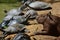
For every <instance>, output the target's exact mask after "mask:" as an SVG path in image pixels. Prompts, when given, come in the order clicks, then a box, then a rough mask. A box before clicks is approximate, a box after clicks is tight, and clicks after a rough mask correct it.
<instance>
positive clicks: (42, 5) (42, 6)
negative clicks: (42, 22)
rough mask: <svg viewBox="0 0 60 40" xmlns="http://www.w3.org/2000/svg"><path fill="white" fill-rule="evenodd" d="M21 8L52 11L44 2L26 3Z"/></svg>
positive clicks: (49, 5)
mask: <svg viewBox="0 0 60 40" xmlns="http://www.w3.org/2000/svg"><path fill="white" fill-rule="evenodd" d="M22 7H25V8H27V7H29V8H31V9H35V10H44V9H52V7H51V4H48V3H46V2H40V1H26V2H25V3H24V4H23V6H22ZM22 7H21V8H22Z"/></svg>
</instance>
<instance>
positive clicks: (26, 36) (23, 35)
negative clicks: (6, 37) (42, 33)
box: [13, 33, 31, 40]
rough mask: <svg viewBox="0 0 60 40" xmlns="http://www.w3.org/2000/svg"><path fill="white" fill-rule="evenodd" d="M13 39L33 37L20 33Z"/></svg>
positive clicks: (27, 39)
mask: <svg viewBox="0 0 60 40" xmlns="http://www.w3.org/2000/svg"><path fill="white" fill-rule="evenodd" d="M13 40H31V39H30V36H29V35H27V34H24V33H19V34H17V35H16V36H15V37H14V38H13Z"/></svg>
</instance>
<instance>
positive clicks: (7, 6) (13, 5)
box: [0, 3, 20, 22]
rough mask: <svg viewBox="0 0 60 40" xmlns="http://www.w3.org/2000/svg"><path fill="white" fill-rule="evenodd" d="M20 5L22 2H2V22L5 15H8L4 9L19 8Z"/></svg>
mask: <svg viewBox="0 0 60 40" xmlns="http://www.w3.org/2000/svg"><path fill="white" fill-rule="evenodd" d="M19 6H20V3H0V22H2V20H3V18H4V16H5V15H6V14H5V13H4V12H3V9H6V10H8V11H9V10H10V9H13V8H18V7H19Z"/></svg>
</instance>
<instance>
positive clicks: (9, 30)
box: [3, 23, 25, 33]
mask: <svg viewBox="0 0 60 40" xmlns="http://www.w3.org/2000/svg"><path fill="white" fill-rule="evenodd" d="M23 27H25V25H23V24H19V23H15V24H13V25H9V27H7V28H5V29H3V30H4V31H5V32H7V33H17V32H23V31H21V29H22V28H23Z"/></svg>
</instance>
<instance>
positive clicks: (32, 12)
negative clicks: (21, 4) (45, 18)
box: [24, 9, 38, 19]
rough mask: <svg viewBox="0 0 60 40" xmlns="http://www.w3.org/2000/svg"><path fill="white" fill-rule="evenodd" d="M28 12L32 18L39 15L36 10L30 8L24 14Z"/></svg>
mask: <svg viewBox="0 0 60 40" xmlns="http://www.w3.org/2000/svg"><path fill="white" fill-rule="evenodd" d="M28 14H30V15H31V16H30V17H29V18H30V19H35V18H36V17H37V16H38V13H37V12H36V11H35V10H32V9H30V10H28V11H27V12H26V14H25V15H24V16H26V15H28Z"/></svg>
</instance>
